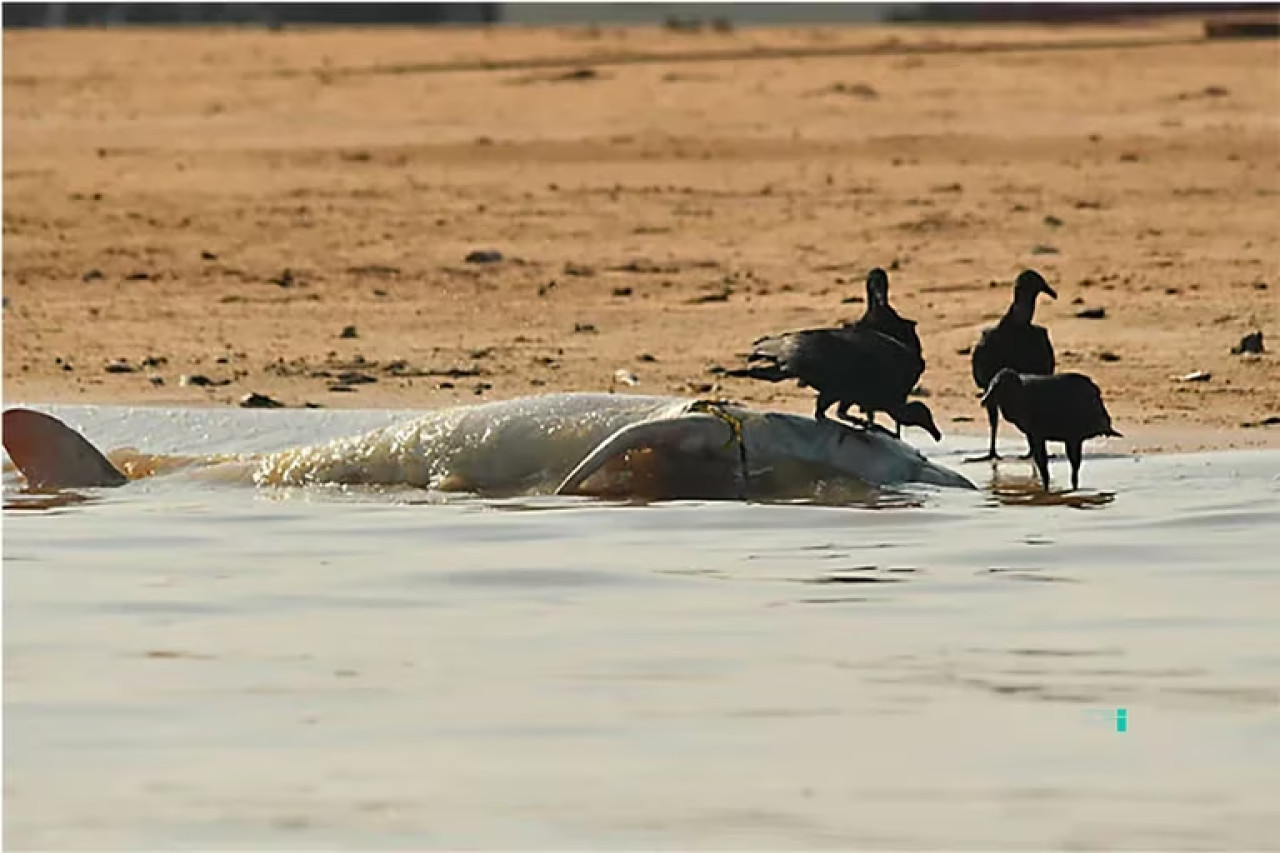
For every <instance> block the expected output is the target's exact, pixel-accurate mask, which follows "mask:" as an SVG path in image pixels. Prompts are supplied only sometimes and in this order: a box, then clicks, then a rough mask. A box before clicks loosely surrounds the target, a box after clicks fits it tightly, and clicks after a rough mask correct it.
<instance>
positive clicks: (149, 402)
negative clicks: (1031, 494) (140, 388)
mask: <svg viewBox="0 0 1280 853" xmlns="http://www.w3.org/2000/svg"><path fill="white" fill-rule="evenodd" d="M544 393H571V390H570V389H563V390H561V391H558V392H544ZM597 393H602V392H599V391H598V389H597ZM609 393H620V394H625V393H634V394H637V395H641V396H643V395H644V392H642V391H614V392H609ZM526 396H539V395H538V394H533V393H531V394H528V395H526ZM659 396H667V395H659ZM669 396H673V397H674V396H682V395H677V394H672V395H669ZM687 396H688V397H689V399H696V398H697V396H698V395H693V394H690V395H687ZM706 396H715V395H706ZM730 400H731V401H732V402H741V401H734V400H732V398H730ZM352 402H356V401H352ZM359 402H361V403H364V404H363V405H347V406H341V407H315V406H313V407H310V408H311V409H313V410H324V409H330V410H338V411H343V410H345V411H368V412H404V413H405V415H406V416H410V415H412V416H417V415H420V414H422V413H425V412H429V411H433V410H435V409H440V408H447V407H450V406H456V405H480V404H482V403H492V402H497V398H492V399H489V398H486V399H480V398H475V399H473V400H470V401H468V400H465V399H464V400H459V401H455V402H450V403H442V404H439V405H423V406H413V405H382V406H380V405H370V404H368V402H369V401H359ZM742 405H744V406H748V407H749V408H752V409H755V410H758V411H786V412H788V413H791V414H809V412H807V411H805V410H803V409H799V408H797V407H795V406H790V407H764V406H760V405H758V404H746V403H742ZM12 406H22V407H27V408H35V409H40V408H42V407H47V406H104V407H105V406H110V407H120V408H144V409H151V408H156V409H166V410H182V409H191V410H200V409H226V408H236V407H235V406H228V405H226V404H225V403H218V402H215V401H212V400H205V401H198V400H158V399H137V400H128V399H118V398H117V399H94V400H88V399H83V398H80V399H74V400H73V399H57V400H50V399H45V400H41V401H39V402H35V401H33V400H30V399H24V400H17V401H10V400H9V399H8V395H7V394H6V399H5V401H4V407H5V408H6V409H7V408H10V407H12ZM289 408H293V409H297V408H300V407H296V406H295V407H281V408H280V409H269V410H267V411H285V410H288V409H289ZM982 417H983V416H982V412H981V410H978V419H981V418H982ZM882 419H883V416H882ZM978 419H975V420H973V421H971V422H962V423H951V424H948V425H947V426H948V427H949V428H943V436H944V438H945V439H948V440H951V439H960V440H963V441H965V442H969V441H972V442H973V443H974V449H973V452H974V453H980V452H982V451H983V450H985V448H986V441H987V437H988V434H987V432H986V431H985V430H979V429H977V428H975V427H976V425H977V424H978V423H979V420H978ZM982 423H985V421H982ZM940 426H941V425H940ZM910 432H918V431H917V430H911V431H910ZM1121 432H1123V433H1124V435H1123V436H1122V437H1120V438H1106V439H1093V440H1090V441H1088V442H1085V455H1086V457H1087V456H1088V455H1089V451H1090V449H1093V450H1094V451H1098V450H1103V449H1105V451H1106V452H1108V453H1117V452H1118V453H1127V454H1133V455H1143V454H1177V453H1204V452H1225V451H1233V450H1280V424H1271V425H1261V426H1257V427H1253V428H1247V429H1246V428H1234V429H1233V428H1212V427H1204V426H1197V425H1186V424H1182V425H1179V424H1147V425H1135V426H1132V427H1130V428H1128V429H1127V430H1121ZM1018 435H1019V433H1018V431H1017V429H1016V428H1015V427H1014V426H1013V425H1012V424H1010V423H1009V422H1008V421H1004V420H1002V421H1001V422H1000V430H999V433H998V437H999V439H1000V440H1001V442H1005V441H1008V440H1010V439H1011V438H1012V439H1014V440H1015V441H1020V439H1018V438H1016V437H1017V436H1018ZM907 437H908V438H910V433H909V434H908V436H907ZM910 443H912V444H914V445H915V446H916V447H917V448H918V449H919V450H920V451H921V452H922V453H924V454H925V455H926V456H928V455H929V445H930V444H931V442H928V441H926V440H923V439H922V440H919V441H917V440H916V439H915V438H910ZM1055 448H1058V445H1057V444H1055V443H1051V444H1050V451H1051V452H1054V449H1055ZM1019 452H1021V451H1019ZM1058 455H1060V453H1059V454H1058ZM1004 461H1005V462H1006V463H1008V462H1016V461H1020V460H1016V459H1011V458H1010V457H1007V456H1006V457H1005V459H1004ZM1028 464H1030V463H1028Z"/></svg>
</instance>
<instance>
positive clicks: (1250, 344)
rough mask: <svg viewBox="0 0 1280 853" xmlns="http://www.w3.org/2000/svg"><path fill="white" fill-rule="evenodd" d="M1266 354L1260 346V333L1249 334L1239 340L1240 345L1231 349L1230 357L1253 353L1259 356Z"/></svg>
mask: <svg viewBox="0 0 1280 853" xmlns="http://www.w3.org/2000/svg"><path fill="white" fill-rule="evenodd" d="M1264 352H1266V349H1265V348H1264V347H1263V346H1262V332H1250V333H1249V334H1247V335H1245V336H1244V337H1243V338H1241V339H1240V343H1238V344H1236V345H1235V346H1233V347H1232V348H1231V354H1232V355H1244V354H1245V353H1255V354H1258V355H1261V354H1262V353H1264Z"/></svg>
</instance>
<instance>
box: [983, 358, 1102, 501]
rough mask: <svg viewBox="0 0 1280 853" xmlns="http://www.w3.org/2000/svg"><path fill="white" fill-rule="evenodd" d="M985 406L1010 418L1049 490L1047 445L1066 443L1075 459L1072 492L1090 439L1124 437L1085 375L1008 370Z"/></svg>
mask: <svg viewBox="0 0 1280 853" xmlns="http://www.w3.org/2000/svg"><path fill="white" fill-rule="evenodd" d="M982 405H984V406H990V407H991V408H992V409H996V408H998V409H999V411H1000V412H1001V413H1002V414H1003V415H1004V417H1005V420H1007V421H1009V423H1011V424H1013V425H1014V426H1016V427H1017V428H1018V429H1019V430H1021V431H1022V434H1023V435H1025V436H1026V437H1027V444H1029V445H1030V446H1031V458H1032V459H1034V460H1035V463H1036V467H1037V468H1039V469H1040V481H1041V482H1042V483H1043V484H1044V488H1045V491H1048V489H1049V454H1048V451H1047V450H1046V449H1045V446H1044V445H1045V442H1046V441H1061V442H1062V443H1063V444H1065V445H1066V447H1067V458H1068V459H1070V460H1071V488H1073V489H1078V488H1080V453H1081V449H1082V447H1083V445H1084V442H1085V440H1086V439H1090V438H1096V437H1098V436H1102V435H1113V436H1119V435H1120V433H1118V432H1116V431H1115V429H1113V428H1112V426H1111V415H1110V414H1109V413H1108V412H1107V407H1106V406H1105V405H1104V404H1103V402H1102V392H1101V391H1099V390H1098V386H1097V385H1096V384H1094V381H1093V380H1092V379H1090V378H1089V377H1088V376H1085V375H1084V374H1083V373H1056V374H1053V375H1052V376H1037V375H1033V374H1026V375H1024V374H1021V373H1018V372H1016V371H1014V370H1011V369H1009V368H1007V367H1006V368H1004V369H1003V370H1001V371H1000V372H999V373H997V374H996V376H995V378H994V379H992V380H991V384H990V385H989V386H987V393H986V394H984V395H983V396H982Z"/></svg>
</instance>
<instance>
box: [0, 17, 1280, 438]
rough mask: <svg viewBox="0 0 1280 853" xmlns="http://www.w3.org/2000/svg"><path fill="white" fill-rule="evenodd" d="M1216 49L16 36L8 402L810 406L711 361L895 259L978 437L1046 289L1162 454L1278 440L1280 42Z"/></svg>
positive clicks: (407, 33) (1078, 360)
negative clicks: (1026, 303)
mask: <svg viewBox="0 0 1280 853" xmlns="http://www.w3.org/2000/svg"><path fill="white" fill-rule="evenodd" d="M1199 35H1200V25H1199V22H1197V21H1182V22H1177V21H1175V22H1164V23H1161V24H1158V25H1155V24H1144V25H1125V26H1111V27H1106V28H1099V27H1064V28H1030V27H1005V28H998V27H982V28H964V29H942V28H937V29H931V28H910V29H904V28H885V27H867V28H840V29H794V30H743V31H736V32H730V33H722V32H714V31H706V32H701V33H677V32H668V31H661V30H627V31H623V30H598V29H560V30H551V29H547V30H525V29H515V28H513V29H495V30H492V31H487V32H486V31H480V30H469V31H468V30H462V31H443V30H407V29H405V30H400V29H395V30H346V31H336V30H316V31H284V32H275V33H272V32H262V31H231V30H227V31H219V30H203V31H201V30H194V31H154V30H152V31H80V32H75V31H71V32H38V31H28V32H6V33H5V34H4V294H5V299H6V308H5V310H4V380H5V388H4V396H5V399H6V400H9V401H14V400H24V401H43V402H55V401H57V402H118V403H142V404H186V405H193V404H234V403H235V401H237V400H238V399H239V398H240V397H241V396H243V395H244V394H246V393H248V392H250V391H255V392H259V393H262V394H267V395H270V396H272V397H274V398H276V399H278V400H280V401H281V402H283V403H285V404H286V405H291V406H296V405H303V404H304V403H312V404H319V405H324V406H345V407H352V406H358V407H406V408H408V407H411V408H424V407H432V406H437V405H443V404H448V403H453V402H458V401H476V400H479V399H495V398H500V397H511V396H517V395H523V394H529V393H540V392H546V391H555V390H593V389H595V390H599V389H609V388H611V387H612V388H616V389H617V390H619V391H628V392H637V393H664V394H665V393H676V394H700V395H718V396H728V397H732V398H736V399H739V400H742V401H745V402H748V403H752V404H756V405H767V406H771V407H776V408H783V409H788V410H793V411H809V410H811V402H812V392H811V391H807V390H801V389H797V388H794V387H782V386H769V385H762V384H756V383H752V382H751V381H749V380H728V379H721V378H720V377H719V376H718V375H716V373H715V372H714V368H715V367H716V366H732V365H734V364H736V363H737V362H738V354H740V353H743V352H744V351H745V350H746V349H747V347H748V346H749V344H750V342H751V340H752V339H754V338H755V337H757V336H758V335H760V334H764V333H767V332H773V331H779V330H785V329H793V328H802V327H807V326H814V325H828V324H831V323H834V322H837V321H841V320H845V319H849V318H852V317H855V316H857V315H858V314H860V313H861V311H862V305H861V303H860V299H861V296H862V293H863V284H862V282H863V277H864V275H865V273H866V270H867V269H868V268H869V267H871V266H874V265H882V266H885V267H887V268H889V269H890V275H891V281H892V293H893V300H894V302H895V304H896V305H897V306H898V308H899V310H900V311H901V312H902V313H904V314H906V315H907V316H909V317H912V318H914V319H916V320H918V321H919V325H920V330H921V334H922V337H923V339H924V342H925V349H926V353H925V354H926V358H927V359H928V362H929V367H928V370H927V372H926V373H925V376H924V379H923V385H924V386H925V388H926V389H927V392H928V395H929V396H928V401H929V404H930V405H931V406H932V407H933V408H934V410H935V413H936V414H937V416H938V418H939V423H940V425H941V426H942V428H943V430H944V431H969V432H977V431H980V430H981V429H982V428H983V427H984V424H982V423H980V422H976V421H975V420H974V419H975V416H978V417H980V415H981V412H980V410H979V408H978V406H977V403H976V400H975V393H976V389H975V387H974V385H973V381H972V379H971V378H970V375H969V359H968V356H967V355H966V354H964V352H965V350H966V348H967V347H969V346H970V345H971V344H972V343H973V342H974V340H975V339H976V337H977V334H978V331H979V329H981V328H982V327H983V326H984V325H988V324H990V323H992V322H994V321H995V320H996V319H997V318H998V316H999V315H1000V313H1001V312H1002V311H1003V310H1004V308H1005V306H1006V304H1007V302H1008V299H1009V296H1010V282H1011V281H1012V278H1013V277H1014V275H1016V273H1017V272H1018V270H1020V269H1022V268H1024V267H1027V266H1032V267H1035V268H1037V269H1039V270H1040V271H1042V272H1043V273H1044V274H1045V276H1046V277H1047V278H1048V279H1049V281H1050V283H1051V284H1053V285H1054V286H1055V287H1056V288H1057V289H1058V292H1059V295H1060V298H1059V299H1058V301H1057V302H1056V303H1055V302H1047V303H1042V307H1041V311H1040V314H1039V315H1038V316H1039V319H1040V321H1041V322H1043V323H1044V324H1045V325H1047V326H1048V327H1049V329H1050V331H1051V334H1052V336H1053V340H1054V342H1055V345H1056V347H1057V349H1058V352H1059V360H1060V364H1061V369H1064V370H1080V371H1084V372H1087V373H1089V374H1090V375H1091V376H1093V377H1094V378H1095V379H1096V380H1097V381H1098V382H1099V384H1100V385H1101V386H1102V387H1103V389H1104V393H1105V395H1106V398H1107V401H1108V404H1109V406H1110V407H1111V410H1112V413H1113V415H1114V416H1115V419H1116V423H1117V426H1118V427H1119V428H1120V429H1121V430H1122V431H1127V432H1131V433H1133V434H1134V435H1136V436H1140V437H1141V438H1140V440H1139V442H1138V444H1140V445H1142V446H1145V447H1146V448H1149V449H1154V448H1157V447H1172V446H1189V445H1194V446H1248V445H1258V444H1267V443H1269V444H1272V445H1275V444H1276V443H1277V435H1278V434H1280V426H1270V427H1267V426H1263V427H1255V428H1252V429H1241V428H1240V426H1241V424H1243V423H1246V422H1257V421H1260V420H1263V419H1265V418H1268V417H1270V416H1275V415H1280V355H1277V352H1280V322H1277V321H1280V275H1278V273H1280V240H1277V223H1278V222H1280V168H1278V167H1280V42H1277V41H1274V40H1271V41H1265V40H1263V41H1238V42H1205V41H1203V40H1202V39H1200V37H1199ZM984 46H986V47H984ZM1055 46H1056V47H1061V48H1063V49H1054V47H1055ZM986 48H993V49H986ZM1009 48H1016V49H1009ZM761 51H776V52H788V51H789V52H790V53H791V56H790V58H777V57H769V56H766V55H763V54H762V53H760V52H761ZM486 63H488V64H490V65H493V66H494V67H489V68H485V67H483V66H484V65H485V64H486ZM478 249H494V250H497V251H499V252H500V253H501V254H502V258H503V259H502V260H501V261H500V262H497V263H490V264H475V263H467V262H465V261H464V258H465V257H466V256H467V255H468V253H470V252H472V251H473V250H478ZM850 298H853V299H857V300H859V301H854V302H845V300H846V299H850ZM1084 308H1101V309H1105V312H1106V316H1105V318H1103V319H1083V318H1078V317H1076V314H1077V313H1078V312H1079V311H1081V310H1082V309H1084ZM348 326H352V327H354V333H353V334H354V336H353V337H344V336H343V334H342V333H343V330H344V328H345V327H348ZM1254 330H1262V331H1263V332H1264V333H1265V335H1267V336H1268V337H1267V338H1266V341H1267V343H1269V344H1270V345H1271V349H1272V350H1273V351H1275V352H1271V353H1267V354H1264V355H1262V356H1260V357H1241V356H1236V355H1232V354H1231V353H1230V349H1231V347H1232V346H1233V345H1234V344H1236V343H1237V342H1238V341H1239V340H1240V338H1241V337H1242V336H1243V335H1244V334H1246V333H1248V332H1252V331H1254ZM116 360H120V361H121V362H122V363H123V364H124V365H127V367H126V366H122V367H116V368H112V369H113V370H116V369H118V370H121V371H125V372H108V370H107V366H108V364H110V363H111V362H113V361H116ZM619 370H621V371H624V372H627V373H630V374H634V376H635V377H636V378H637V379H638V380H639V384H636V385H634V386H632V385H628V384H619V383H618V382H617V380H616V379H615V373H616V372H617V371H619ZM1192 371H1206V372H1208V373H1210V374H1211V378H1210V379H1209V380H1208V381H1205V382H1180V381H1175V380H1174V379H1173V378H1172V377H1175V376H1181V375H1184V374H1187V373H1190V372H1192ZM344 373H352V374H359V375H360V376H363V377H366V378H368V379H371V380H376V381H366V382H364V383H363V384H360V383H356V384H352V383H341V382H338V381H337V380H338V378H339V377H340V376H341V375H342V374H344ZM196 374H200V375H203V376H206V377H208V378H209V379H211V380H213V381H215V382H218V383H221V382H223V381H224V380H229V384H225V385H222V384H219V385H215V386H213V387H196V386H189V385H182V384H180V377H182V376H183V375H188V376H190V375H196ZM357 378H358V377H357ZM335 384H337V385H339V386H341V387H343V388H344V389H345V390H332V386H334V385H335ZM1004 429H1005V430H1006V431H1007V433H1011V428H1009V427H1007V426H1006V427H1004ZM1170 436H1177V440H1176V441H1173V442H1171V441H1170V440H1169V439H1170ZM1189 437H1190V438H1189Z"/></svg>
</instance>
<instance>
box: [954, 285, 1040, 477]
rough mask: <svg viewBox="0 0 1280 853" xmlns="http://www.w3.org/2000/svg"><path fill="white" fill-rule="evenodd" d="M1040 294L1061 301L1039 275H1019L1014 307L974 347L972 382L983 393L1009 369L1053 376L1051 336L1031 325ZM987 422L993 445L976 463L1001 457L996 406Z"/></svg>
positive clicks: (1015, 286) (988, 415)
mask: <svg viewBox="0 0 1280 853" xmlns="http://www.w3.org/2000/svg"><path fill="white" fill-rule="evenodd" d="M1041 293H1047V294H1049V296H1051V297H1053V298H1054V299H1057V298H1058V294H1057V293H1055V292H1054V290H1053V288H1052V287H1050V286H1049V284H1048V282H1046V281H1045V280H1044V277H1043V276H1041V275H1040V273H1038V272H1036V271H1035V270H1023V271H1022V272H1021V273H1019V274H1018V279H1017V281H1015V282H1014V285H1013V304H1012V305H1010V306H1009V310H1008V311H1005V312H1004V316H1003V317H1001V318H1000V322H999V323H997V324H996V325H994V326H992V327H990V328H988V329H984V330H983V332H982V337H981V338H980V339H979V340H978V344H977V346H975V347H974V348H973V359H972V362H973V381H974V382H976V383H977V384H978V388H979V389H980V390H982V391H986V390H987V388H988V386H990V384H991V380H992V379H994V378H995V375H996V374H997V373H999V372H1000V371H1001V370H1003V369H1004V368H1006V367H1007V368H1010V369H1012V370H1014V371H1017V372H1018V373H1029V374H1038V375H1048V374H1051V373H1053V371H1054V367H1055V361H1054V357H1053V344H1052V343H1051V342H1050V341H1049V333H1048V331H1046V330H1045V328H1044V327H1043V326H1037V325H1036V324H1035V323H1033V322H1031V321H1032V319H1034V317H1035V313H1036V297H1037V296H1039V295H1040V294H1041ZM987 421H988V422H989V423H990V424H991V443H990V446H989V447H988V449H987V455H986V456H979V457H977V459H976V460H975V461H983V460H987V459H999V458H1000V456H999V455H998V454H997V453H996V427H997V425H998V424H999V422H1000V415H999V413H998V412H997V411H996V408H995V406H994V405H991V406H987Z"/></svg>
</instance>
